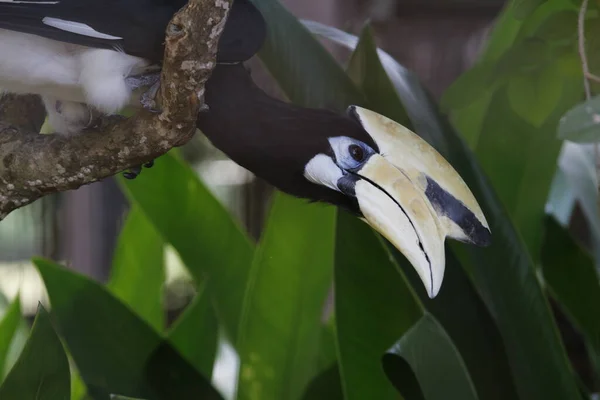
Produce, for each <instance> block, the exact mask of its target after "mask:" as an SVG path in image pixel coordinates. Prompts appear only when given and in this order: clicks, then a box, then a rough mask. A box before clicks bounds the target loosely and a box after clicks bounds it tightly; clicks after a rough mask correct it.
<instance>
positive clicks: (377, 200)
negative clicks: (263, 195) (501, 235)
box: [197, 63, 491, 298]
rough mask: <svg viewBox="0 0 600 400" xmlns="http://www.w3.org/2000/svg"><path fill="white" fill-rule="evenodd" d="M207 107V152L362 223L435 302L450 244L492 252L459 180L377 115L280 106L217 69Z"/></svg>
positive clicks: (240, 69)
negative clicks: (401, 259)
mask: <svg viewBox="0 0 600 400" xmlns="http://www.w3.org/2000/svg"><path fill="white" fill-rule="evenodd" d="M224 94H226V95H224ZM205 101H206V104H207V105H208V109H207V110H206V111H202V112H200V114H199V116H198V119H197V127H198V129H199V130H200V131H201V132H202V133H203V134H204V135H205V136H206V137H207V138H208V139H209V140H210V141H211V142H212V144H213V145H215V146H216V147H217V148H218V149H220V150H221V151H223V152H224V153H225V154H226V155H227V156H228V157H229V158H230V159H232V160H233V161H235V162H236V163H237V164H239V165H241V166H242V167H244V168H246V169H247V170H249V171H251V172H252V173H254V174H255V175H256V176H258V177H259V178H262V179H264V180H265V181H267V182H268V183H270V184H271V185H273V186H274V187H276V188H277V189H279V190H281V191H282V192H285V193H287V194H290V195H292V196H295V197H299V198H303V199H307V200H310V201H313V202H324V203H329V204H332V205H335V206H338V207H340V208H342V209H344V210H346V211H348V212H350V213H352V214H354V215H356V216H357V217H359V218H361V219H362V220H364V221H365V222H367V224H369V225H370V226H371V227H372V228H374V229H375V230H376V231H378V232H379V233H380V234H381V235H382V236H384V237H385V238H386V239H388V240H389V241H390V242H391V243H392V244H393V245H394V246H395V247H396V248H398V249H399V250H400V251H401V252H402V253H403V254H404V256H405V257H406V258H407V259H408V261H409V262H410V263H411V264H412V266H413V267H414V268H415V270H416V271H417V273H418V275H419V277H420V278H421V280H422V282H423V284H424V287H425V289H426V292H427V294H428V295H429V297H431V298H433V297H435V296H436V295H437V294H438V293H439V290H440V288H441V284H442V280H443V276H444V269H445V251H444V241H445V238H446V237H449V238H452V239H456V240H459V241H463V242H467V243H471V244H474V245H477V246H487V245H489V244H490V243H491V231H490V228H489V224H488V222H487V221H486V219H485V216H484V214H483V211H482V210H481V207H480V206H479V204H478V202H477V200H476V199H475V197H474V195H473V194H472V193H471V191H470V189H469V188H468V186H467V184H466V183H465V182H464V181H463V179H462V178H461V177H460V175H459V174H458V173H457V172H456V170H455V169H454V168H453V167H452V166H451V165H450V163H448V161H446V160H445V159H444V158H443V157H442V156H441V155H440V154H439V153H438V152H437V151H436V150H435V149H434V148H433V147H432V146H431V145H430V144H429V143H427V142H426V141H425V140H423V139H422V138H421V137H419V136H418V135H417V134H415V133H414V132H412V131H410V130H409V129H408V128H406V127H404V126H403V125H401V124H399V123H397V122H395V121H393V120H391V119H389V118H387V117H385V116H383V115H381V114H378V113H376V112H373V111H370V110H368V109H365V108H363V107H359V106H356V105H350V106H349V107H348V108H347V110H346V111H345V112H343V113H338V112H335V111H332V110H325V109H316V108H306V107H300V106H297V105H294V104H292V103H287V102H284V101H280V100H278V99H275V98H273V97H270V96H269V95H267V94H266V93H265V92H264V91H262V90H261V89H260V88H259V87H258V86H257V85H256V84H255V83H254V81H253V79H252V76H251V74H250V72H249V71H248V70H247V69H246V67H245V66H244V65H243V63H237V64H231V65H218V66H216V68H215V69H214V70H213V73H212V76H211V77H210V79H209V80H208V81H207V83H206V88H205Z"/></svg>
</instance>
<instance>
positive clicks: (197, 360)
mask: <svg viewBox="0 0 600 400" xmlns="http://www.w3.org/2000/svg"><path fill="white" fill-rule="evenodd" d="M218 333H219V321H217V317H216V316H215V313H214V310H213V308H212V304H211V302H210V297H209V295H208V293H207V291H206V289H205V288H204V287H203V288H202V289H201V290H199V291H198V293H197V294H196V297H195V298H194V300H193V301H192V303H190V304H189V305H188V306H187V308H186V309H185V311H184V312H183V314H181V316H180V317H179V319H178V320H177V321H176V322H175V324H173V327H172V328H171V329H170V331H169V333H168V339H169V342H170V343H171V344H172V345H173V347H175V348H176V349H177V350H178V351H179V353H180V354H181V355H182V356H183V357H184V358H185V359H186V360H187V361H188V362H189V363H190V364H192V365H193V366H194V367H195V368H196V369H197V370H198V371H200V372H202V374H203V375H204V376H206V377H209V376H212V372H213V366H214V362H215V356H216V354H217V342H218Z"/></svg>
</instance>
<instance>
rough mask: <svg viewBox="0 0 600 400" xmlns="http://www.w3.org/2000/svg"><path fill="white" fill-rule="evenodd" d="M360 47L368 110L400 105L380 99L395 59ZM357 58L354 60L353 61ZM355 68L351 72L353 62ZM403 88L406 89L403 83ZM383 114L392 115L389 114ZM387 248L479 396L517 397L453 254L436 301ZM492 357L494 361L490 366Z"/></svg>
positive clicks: (492, 330)
mask: <svg viewBox="0 0 600 400" xmlns="http://www.w3.org/2000/svg"><path fill="white" fill-rule="evenodd" d="M361 44H362V45H359V46H358V47H357V49H356V51H355V53H359V52H366V51H365V49H366V48H369V47H370V48H371V51H370V54H371V57H375V59H372V60H371V61H370V64H369V65H370V67H371V68H368V69H364V70H363V71H362V72H363V73H364V74H366V75H369V76H371V78H370V84H367V83H366V81H365V84H364V85H363V86H362V89H363V91H364V93H365V94H366V96H367V98H369V99H370V103H369V107H371V109H373V110H374V111H377V112H380V113H384V112H383V110H385V104H386V103H388V102H392V103H394V104H398V103H399V101H400V100H399V98H398V94H397V93H396V92H395V91H394V92H393V93H391V94H389V95H388V96H377V94H378V93H382V92H383V93H385V89H384V88H383V87H382V86H381V85H385V84H388V85H389V81H386V79H384V78H383V77H379V78H377V75H382V74H383V75H384V76H385V77H387V75H386V73H385V70H384V68H387V69H388V70H392V68H393V65H392V63H394V64H397V63H396V62H395V61H394V60H387V62H386V63H385V64H384V65H385V67H384V66H382V65H381V64H380V60H379V59H378V58H377V55H376V54H375V52H374V43H373V42H371V43H367V42H364V40H362V41H361ZM354 59H355V57H353V60H354ZM384 60H385V59H384ZM350 68H352V63H351V64H350ZM398 86H400V87H401V86H402V81H401V82H399V85H398ZM392 96H393V97H395V98H396V101H395V102H393V100H392V99H391V97H392ZM400 106H401V105H400ZM401 107H403V106H401ZM384 115H387V114H385V113H384ZM402 115H403V114H402V113H399V112H396V113H395V114H391V115H388V116H390V117H392V118H393V119H395V120H396V121H397V122H400V123H405V122H404V121H403V120H399V119H398V117H401V116H402ZM394 116H396V117H394ZM405 124H406V123H405ZM388 247H389V248H390V249H391V251H392V254H393V255H394V257H395V259H396V263H397V264H398V265H399V266H400V267H401V268H402V270H403V271H404V274H405V276H406V278H408V282H410V284H412V287H413V288H414V289H415V291H416V294H417V295H418V296H419V298H420V301H421V303H422V304H423V305H424V306H425V307H426V308H427V310H428V311H429V312H430V313H431V314H433V316H434V317H435V318H437V319H438V321H439V322H440V323H441V324H442V325H443V326H444V329H445V330H446V331H447V332H448V335H449V336H450V337H451V338H452V340H453V341H454V343H455V344H456V346H457V348H458V349H459V351H460V352H461V354H462V357H463V359H464V361H465V363H466V365H467V368H468V370H469V372H470V374H471V376H472V377H473V380H474V382H475V385H476V388H477V391H478V393H479V395H480V396H481V397H483V398H485V399H488V400H491V399H498V400H500V399H507V398H516V397H517V395H516V392H515V388H514V384H513V380H512V377H511V375H510V368H509V366H508V360H507V359H506V355H505V350H504V345H503V343H502V338H501V337H500V334H499V332H498V329H497V327H496V325H495V323H494V321H493V319H492V317H491V315H490V314H489V312H488V311H487V309H486V307H485V304H484V303H483V301H482V300H481V298H480V297H479V294H478V293H477V291H476V289H475V288H474V287H473V284H472V283H471V281H470V279H469V277H468V276H467V274H466V272H465V271H464V270H463V269H462V268H461V265H460V263H459V262H458V260H457V259H456V257H455V256H454V255H453V254H452V253H451V252H448V254H447V256H446V273H445V278H444V283H443V285H442V289H441V291H440V293H439V295H438V296H437V297H436V299H434V300H431V299H429V296H427V294H426V293H425V291H424V290H423V284H422V282H421V280H420V278H419V277H418V276H417V274H416V272H415V271H414V269H413V268H412V266H411V265H410V263H409V262H408V261H407V260H406V259H405V258H404V257H403V256H402V255H401V253H400V252H399V251H397V250H396V249H394V248H393V247H392V246H391V245H390V246H388ZM491 359H493V360H495V362H493V363H490V362H489V360H491Z"/></svg>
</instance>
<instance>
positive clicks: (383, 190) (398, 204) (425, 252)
mask: <svg viewBox="0 0 600 400" xmlns="http://www.w3.org/2000/svg"><path fill="white" fill-rule="evenodd" d="M398 170H399V171H400V172H401V173H402V174H403V175H404V176H405V177H406V179H407V180H408V181H409V182H411V183H413V182H412V181H411V179H410V178H409V177H408V176H407V175H406V174H405V173H404V171H402V170H401V169H399V168H398ZM348 172H349V173H350V174H352V175H355V176H357V177H359V178H360V179H362V180H364V181H365V182H368V183H370V184H371V185H372V186H374V187H375V188H377V189H379V190H380V191H381V192H383V193H384V194H385V195H386V196H387V197H388V198H389V199H390V200H392V201H393V202H394V203H395V204H396V205H397V206H398V208H400V211H402V213H403V214H404V215H405V216H406V219H407V220H408V222H410V225H411V227H412V229H413V231H414V233H415V236H416V237H417V241H418V243H417V244H418V245H419V249H420V250H421V253H423V257H425V260H427V264H429V279H430V281H429V282H430V287H429V290H428V292H429V293H433V292H434V287H433V268H432V267H431V259H430V258H429V255H428V254H427V251H425V246H424V245H423V239H422V238H421V235H420V234H419V231H418V230H417V227H416V226H415V222H414V221H413V220H412V218H411V217H410V215H409V214H408V213H407V212H406V210H405V209H404V207H403V206H402V204H400V202H399V201H398V200H396V199H395V198H394V197H393V196H392V195H391V194H390V193H388V191H387V190H385V189H384V188H383V187H381V186H380V185H379V184H377V183H376V182H374V181H373V180H372V179H370V178H368V177H366V176H363V175H361V174H359V173H357V172H352V171H348ZM413 184H414V183H413Z"/></svg>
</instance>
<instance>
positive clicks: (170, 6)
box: [0, 0, 266, 63]
mask: <svg viewBox="0 0 600 400" xmlns="http://www.w3.org/2000/svg"><path fill="white" fill-rule="evenodd" d="M186 3H187V1H186V0H62V1H60V2H59V3H57V4H39V3H34V2H33V1H32V2H31V4H26V3H11V2H6V1H0V29H8V30H13V31H18V32H23V33H30V34H34V35H38V36H42V37H45V38H48V39H52V40H57V41H61V42H66V43H72V44H78V45H82V46H88V47H96V48H106V49H114V48H115V47H118V48H120V49H122V50H123V51H125V53H127V54H130V55H133V56H138V57H142V58H145V59H148V60H151V61H153V62H160V60H162V58H163V52H164V38H165V30H166V27H167V24H168V23H169V21H170V19H171V17H172V16H173V14H175V13H176V12H177V11H178V10H179V9H180V8H181V7H183V6H184V5H185V4H186ZM44 17H51V18H58V19H62V20H66V21H72V22H79V23H82V24H86V25H88V26H90V27H91V28H93V29H95V30H96V31H98V32H101V33H105V34H108V35H111V36H116V37H121V38H123V39H122V40H108V39H99V38H94V37H89V36H84V35H79V34H76V33H71V32H66V31H63V30H61V29H57V28H54V27H51V26H48V25H45V24H44V23H43V19H44ZM265 37H266V25H265V21H264V19H263V17H262V15H261V14H260V12H259V11H258V10H257V9H256V8H255V7H254V5H253V4H252V3H251V2H250V1H249V0H235V1H234V4H233V7H232V9H231V11H230V13H229V18H228V20H227V23H226V25H225V30H224V32H223V34H222V37H221V40H220V41H219V49H218V56H217V60H218V62H224V63H231V62H240V61H246V60H247V59H249V58H250V57H252V56H253V55H254V54H256V52H258V50H259V49H260V47H261V46H262V44H263V42H264V40H265Z"/></svg>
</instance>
